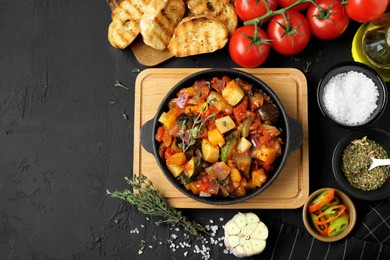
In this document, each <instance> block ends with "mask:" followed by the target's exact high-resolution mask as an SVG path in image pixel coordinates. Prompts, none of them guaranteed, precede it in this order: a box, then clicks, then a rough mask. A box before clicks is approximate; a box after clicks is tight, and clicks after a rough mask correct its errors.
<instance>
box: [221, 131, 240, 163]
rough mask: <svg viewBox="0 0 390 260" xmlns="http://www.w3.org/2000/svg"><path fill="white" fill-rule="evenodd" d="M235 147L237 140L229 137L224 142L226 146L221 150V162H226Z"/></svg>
mask: <svg viewBox="0 0 390 260" xmlns="http://www.w3.org/2000/svg"><path fill="white" fill-rule="evenodd" d="M236 146H237V138H236V137H235V136H231V137H229V138H228V140H227V141H226V144H225V145H224V146H222V148H221V161H224V162H226V161H227V160H228V159H229V157H230V156H231V155H232V154H233V152H234V150H235V149H236Z"/></svg>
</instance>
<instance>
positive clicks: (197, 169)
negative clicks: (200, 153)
mask: <svg viewBox="0 0 390 260" xmlns="http://www.w3.org/2000/svg"><path fill="white" fill-rule="evenodd" d="M202 163H203V160H202V158H201V157H192V158H191V160H189V161H188V163H187V164H186V165H185V167H184V169H185V172H186V173H187V176H188V177H189V178H191V179H196V177H197V176H198V174H199V173H201V172H202Z"/></svg>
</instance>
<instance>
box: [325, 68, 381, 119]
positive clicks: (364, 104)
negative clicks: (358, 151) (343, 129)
mask: <svg viewBox="0 0 390 260" xmlns="http://www.w3.org/2000/svg"><path fill="white" fill-rule="evenodd" d="M378 96H379V92H378V89H377V86H376V85H375V83H374V82H373V81H372V80H371V79H370V78H368V77H367V76H366V75H364V74H363V73H360V72H356V71H349V72H345V73H340V74H337V75H336V76H334V77H332V78H331V79H330V80H329V82H328V83H327V84H326V85H325V88H324V92H323V101H324V106H325V109H326V110H327V111H328V113H329V116H330V117H331V118H333V119H334V120H336V121H337V122H340V123H343V124H346V125H356V124H359V123H362V122H364V121H365V120H367V119H368V118H369V116H370V115H371V114H372V113H373V112H374V110H375V109H376V108H377V101H378Z"/></svg>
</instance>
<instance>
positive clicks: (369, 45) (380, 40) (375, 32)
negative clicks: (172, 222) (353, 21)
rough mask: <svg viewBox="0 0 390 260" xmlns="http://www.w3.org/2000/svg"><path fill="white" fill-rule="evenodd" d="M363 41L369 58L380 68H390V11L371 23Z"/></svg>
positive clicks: (364, 49) (365, 52)
mask: <svg viewBox="0 0 390 260" xmlns="http://www.w3.org/2000/svg"><path fill="white" fill-rule="evenodd" d="M362 41H363V42H362V45H363V51H364V54H365V56H366V57H367V59H368V60H369V61H370V62H371V63H372V64H373V65H375V66H377V67H378V68H382V69H390V13H385V14H384V15H383V16H382V17H380V18H379V19H377V20H375V21H372V22H371V23H369V24H368V25H367V28H366V30H365V32H364V34H363V38H362Z"/></svg>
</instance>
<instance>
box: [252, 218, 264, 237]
mask: <svg viewBox="0 0 390 260" xmlns="http://www.w3.org/2000/svg"><path fill="white" fill-rule="evenodd" d="M251 237H252V238H255V239H259V240H266V239H267V238H268V228H267V226H266V225H265V224H264V223H263V222H260V223H259V225H258V226H257V227H256V229H255V231H254V232H253V233H252V235H251Z"/></svg>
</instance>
